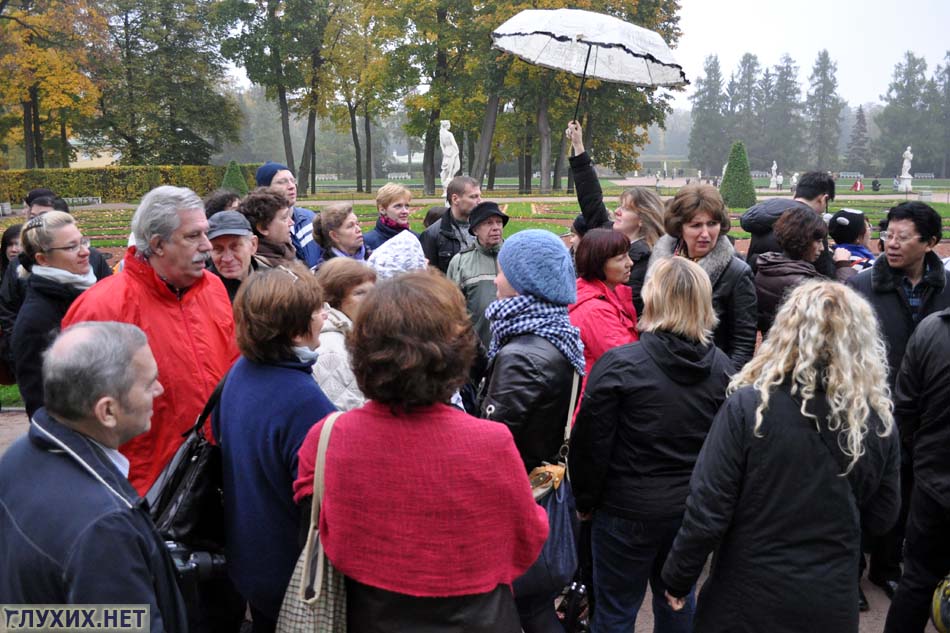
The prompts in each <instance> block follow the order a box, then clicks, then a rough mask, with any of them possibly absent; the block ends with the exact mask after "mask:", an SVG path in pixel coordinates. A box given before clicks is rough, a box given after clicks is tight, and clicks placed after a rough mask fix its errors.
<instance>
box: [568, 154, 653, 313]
mask: <svg viewBox="0 0 950 633" xmlns="http://www.w3.org/2000/svg"><path fill="white" fill-rule="evenodd" d="M569 160H570V161H571V171H572V172H573V173H574V189H575V190H576V191H577V203H578V204H579V205H580V206H581V213H582V214H583V216H584V221H585V222H586V223H587V230H590V229H612V228H613V226H614V221H613V219H611V217H610V212H609V211H608V210H607V206H606V205H605V204H604V192H603V190H602V189H601V188H600V180H598V179H597V172H596V171H594V164H593V163H592V162H591V160H590V154H588V153H587V152H584V153H583V154H578V155H577V156H571V157H570V159H569ZM650 252H651V251H650V246H649V245H648V244H647V243H646V242H644V241H643V240H637V241H635V242H632V243H631V244H630V250H629V251H627V254H628V255H629V256H630V259H631V260H632V261H633V269H631V271H630V279H628V280H627V285H628V286H630V289H631V290H632V291H633V307H634V308H635V309H636V311H637V316H638V317H639V316H640V315H642V314H643V298H642V297H641V296H640V293H641V292H642V291H643V282H644V280H645V279H646V276H647V268H648V267H649V265H650Z"/></svg>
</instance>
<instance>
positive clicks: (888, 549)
mask: <svg viewBox="0 0 950 633" xmlns="http://www.w3.org/2000/svg"><path fill="white" fill-rule="evenodd" d="M913 489H914V464H913V460H912V459H911V456H910V453H909V452H908V451H907V450H902V451H901V509H900V514H899V515H898V517H897V523H895V524H894V527H892V528H891V529H890V530H888V531H887V532H886V533H884V534H881V535H880V536H870V535H867V534H863V535H862V537H861V551H862V554H861V564H860V569H859V572H858V577H859V578H860V577H861V576H863V575H864V568H865V563H864V552H867V554H868V555H869V556H868V558H869V559H870V569H869V570H868V578H869V579H871V580H874V581H876V582H879V583H880V582H883V581H886V580H893V581H894V582H898V581H900V579H901V560H902V559H903V551H904V531H905V525H906V523H907V514H908V512H909V510H910V500H911V496H912V494H913Z"/></svg>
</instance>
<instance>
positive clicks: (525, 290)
mask: <svg viewBox="0 0 950 633" xmlns="http://www.w3.org/2000/svg"><path fill="white" fill-rule="evenodd" d="M498 266H499V267H500V268H501V270H502V271H503V272H504V273H505V277H506V278H507V279H508V283H510V284H511V287H512V288H514V289H515V290H517V291H518V292H519V293H521V294H523V295H532V296H534V297H536V298H538V299H543V300H545V301H548V302H550V303H554V304H556V305H563V306H566V305H568V304H571V303H574V302H575V301H577V277H576V275H575V274H574V262H573V261H572V260H571V254H570V252H569V251H568V250H567V247H566V246H564V242H562V241H561V238H559V237H558V236H556V235H554V233H551V232H550V231H544V230H541V229H529V230H527V231H520V232H518V233H515V234H514V235H512V236H511V237H509V238H508V239H506V240H505V242H504V244H503V245H502V247H501V251H500V252H499V253H498Z"/></svg>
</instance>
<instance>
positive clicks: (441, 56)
mask: <svg viewBox="0 0 950 633" xmlns="http://www.w3.org/2000/svg"><path fill="white" fill-rule="evenodd" d="M435 17H436V22H437V23H438V25H439V26H438V32H440V33H441V32H442V30H443V26H444V25H445V24H446V23H447V22H448V8H447V6H444V5H442V4H441V3H439V6H438V8H437V9H436V12H435ZM448 80H449V56H448V53H447V52H446V43H445V42H443V41H441V39H440V40H437V41H436V48H435V71H434V72H433V75H432V89H434V90H435V91H436V92H435V94H437V95H438V94H440V91H441V90H443V89H445V88H446V87H447V86H448ZM441 115H442V103H441V99H440V100H439V101H438V102H437V103H436V104H435V107H433V108H432V110H430V111H429V125H428V126H426V137H425V149H424V151H423V154H422V174H423V180H424V183H425V185H424V186H425V192H426V194H428V195H432V194H434V193H435V173H436V172H435V146H436V144H437V143H438V141H439V126H438V125H437V123H438V121H439V117H440V116H441Z"/></svg>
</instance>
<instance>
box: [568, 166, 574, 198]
mask: <svg viewBox="0 0 950 633" xmlns="http://www.w3.org/2000/svg"><path fill="white" fill-rule="evenodd" d="M567 192H568V193H574V170H572V169H568V170H567Z"/></svg>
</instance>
